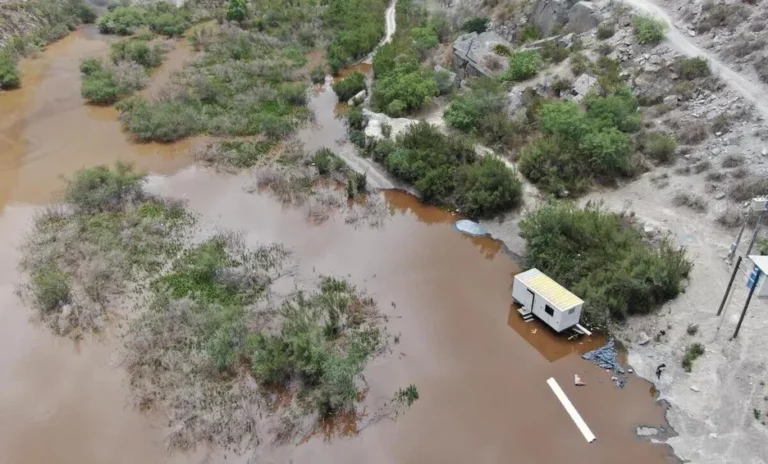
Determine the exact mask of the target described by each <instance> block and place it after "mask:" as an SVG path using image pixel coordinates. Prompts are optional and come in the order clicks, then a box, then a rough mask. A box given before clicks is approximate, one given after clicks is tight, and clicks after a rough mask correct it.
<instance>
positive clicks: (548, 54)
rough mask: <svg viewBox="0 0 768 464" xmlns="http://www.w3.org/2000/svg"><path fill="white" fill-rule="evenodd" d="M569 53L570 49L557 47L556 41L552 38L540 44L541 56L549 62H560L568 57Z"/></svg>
mask: <svg viewBox="0 0 768 464" xmlns="http://www.w3.org/2000/svg"><path fill="white" fill-rule="evenodd" d="M570 54H571V51H570V50H568V49H565V48H562V47H558V45H557V42H555V41H554V40H550V41H547V42H544V44H543V45H542V46H541V57H542V58H543V59H544V60H546V61H549V62H551V63H560V62H561V61H563V60H565V59H566V58H568V55H570Z"/></svg>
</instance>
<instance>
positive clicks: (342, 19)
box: [324, 0, 402, 74]
mask: <svg viewBox="0 0 768 464" xmlns="http://www.w3.org/2000/svg"><path fill="white" fill-rule="evenodd" d="M388 4H389V2H388V1H387V0H332V1H330V2H328V8H327V9H326V10H325V12H324V19H325V24H326V26H327V27H329V28H330V32H331V33H332V35H331V36H332V37H333V40H332V41H331V43H330V44H329V45H328V61H329V63H330V65H331V69H332V70H333V72H334V74H335V73H338V72H339V70H340V69H341V68H342V67H344V66H346V65H348V64H350V63H352V62H353V61H355V60H358V59H360V58H363V57H364V56H365V55H367V54H368V53H370V52H371V51H372V50H373V49H374V48H375V47H376V45H377V44H378V43H379V41H380V40H381V38H382V37H384V33H385V29H386V26H385V20H384V12H385V10H386V8H387V6H388ZM398 10H400V8H398ZM398 23H399V24H402V23H400V22H398Z"/></svg>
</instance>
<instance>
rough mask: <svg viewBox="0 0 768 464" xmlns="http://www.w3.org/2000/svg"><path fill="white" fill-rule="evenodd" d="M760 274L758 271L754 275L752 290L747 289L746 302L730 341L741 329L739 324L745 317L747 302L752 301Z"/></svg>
mask: <svg viewBox="0 0 768 464" xmlns="http://www.w3.org/2000/svg"><path fill="white" fill-rule="evenodd" d="M760 274H762V273H761V272H760V271H759V270H758V271H757V273H756V275H755V282H754V283H753V284H752V288H750V289H749V295H747V301H746V303H744V309H742V310H741V317H739V323H738V324H736V330H735V331H734V332H733V337H731V340H733V339H734V338H736V336H737V335H739V329H741V323H742V322H744V316H746V315H747V308H748V307H749V302H750V300H752V295H753V294H754V293H755V289H756V288H757V281H758V280H760Z"/></svg>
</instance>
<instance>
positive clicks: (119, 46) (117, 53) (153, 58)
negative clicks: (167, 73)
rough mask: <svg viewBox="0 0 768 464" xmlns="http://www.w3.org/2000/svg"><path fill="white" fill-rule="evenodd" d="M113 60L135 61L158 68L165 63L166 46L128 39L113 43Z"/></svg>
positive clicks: (149, 67)
mask: <svg viewBox="0 0 768 464" xmlns="http://www.w3.org/2000/svg"><path fill="white" fill-rule="evenodd" d="M110 56H111V58H112V61H114V62H115V63H117V62H119V61H135V62H136V63H138V64H140V65H141V66H143V67H144V68H148V69H151V68H156V67H158V66H160V65H161V64H162V63H163V59H164V57H165V48H164V47H163V46H162V45H160V44H155V45H150V44H149V42H147V41H146V40H136V39H126V40H120V41H117V42H115V43H113V44H112V52H111V54H110Z"/></svg>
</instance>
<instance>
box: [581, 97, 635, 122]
mask: <svg viewBox="0 0 768 464" xmlns="http://www.w3.org/2000/svg"><path fill="white" fill-rule="evenodd" d="M585 103H586V106H587V116H588V117H590V118H592V119H594V120H597V121H600V122H601V123H603V124H606V125H609V126H613V127H616V128H618V129H619V130H621V131H623V132H637V131H638V130H640V115H639V114H638V113H637V108H638V103H637V98H635V96H634V95H632V94H631V93H630V92H629V90H627V89H623V90H622V91H620V92H617V93H614V94H613V95H608V96H604V97H602V96H596V95H592V96H590V97H588V98H587V99H585Z"/></svg>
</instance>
